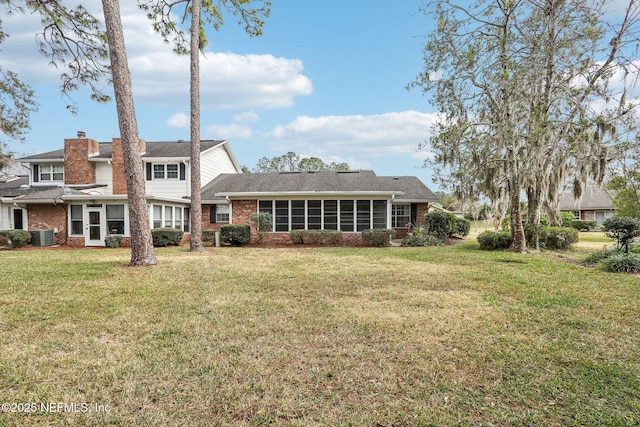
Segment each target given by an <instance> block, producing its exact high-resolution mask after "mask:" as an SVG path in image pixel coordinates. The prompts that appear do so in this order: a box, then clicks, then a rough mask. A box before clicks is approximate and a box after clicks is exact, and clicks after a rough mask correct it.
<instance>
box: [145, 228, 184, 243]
mask: <svg viewBox="0 0 640 427" xmlns="http://www.w3.org/2000/svg"><path fill="white" fill-rule="evenodd" d="M182 236H184V232H183V231H182V230H178V229H177V228H170V227H165V228H154V229H153V230H151V237H153V246H155V247H164V246H178V245H179V244H180V242H181V241H182Z"/></svg>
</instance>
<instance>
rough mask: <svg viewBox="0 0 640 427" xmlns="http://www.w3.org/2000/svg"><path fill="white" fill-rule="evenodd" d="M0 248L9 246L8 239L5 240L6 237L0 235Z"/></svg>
mask: <svg viewBox="0 0 640 427" xmlns="http://www.w3.org/2000/svg"><path fill="white" fill-rule="evenodd" d="M2 246H9V239H7V236H4V235H2V234H0V247H2Z"/></svg>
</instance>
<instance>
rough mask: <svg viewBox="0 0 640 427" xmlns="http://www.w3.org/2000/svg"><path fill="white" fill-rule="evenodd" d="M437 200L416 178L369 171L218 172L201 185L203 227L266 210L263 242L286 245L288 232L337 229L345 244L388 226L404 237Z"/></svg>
mask: <svg viewBox="0 0 640 427" xmlns="http://www.w3.org/2000/svg"><path fill="white" fill-rule="evenodd" d="M436 200H437V197H436V195H435V194H433V193H432V192H431V190H429V189H428V188H427V187H426V186H425V185H424V184H423V183H422V182H421V181H420V180H419V179H418V178H416V177H411V176H398V177H388V176H377V175H376V174H375V173H374V172H373V171H348V172H333V171H318V172H274V173H251V174H241V175H237V174H221V175H219V176H218V177H217V178H215V179H214V180H213V181H211V182H210V183H209V184H207V185H206V186H205V187H204V188H203V189H202V204H203V207H202V211H203V218H202V222H203V228H207V229H217V228H219V227H220V225H221V224H228V223H233V224H246V225H251V221H250V219H249V216H250V214H251V213H253V212H257V211H262V212H268V213H270V214H271V215H272V217H273V220H274V221H273V228H272V230H271V233H270V234H269V236H268V238H267V240H266V241H267V242H272V243H290V239H289V232H290V231H291V230H300V229H307V230H341V231H342V232H343V243H344V244H359V243H360V241H361V232H362V230H366V229H371V228H387V229H390V228H393V229H395V230H396V231H397V233H398V234H397V237H403V236H404V235H406V233H407V231H408V229H409V225H410V224H414V225H416V224H418V225H419V224H421V223H422V218H423V217H424V215H425V214H426V213H427V212H428V210H429V205H430V204H431V203H433V202H435V201H436Z"/></svg>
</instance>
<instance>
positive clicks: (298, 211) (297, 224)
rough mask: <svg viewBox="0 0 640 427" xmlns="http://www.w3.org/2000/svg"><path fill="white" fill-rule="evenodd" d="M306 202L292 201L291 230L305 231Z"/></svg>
mask: <svg viewBox="0 0 640 427" xmlns="http://www.w3.org/2000/svg"><path fill="white" fill-rule="evenodd" d="M304 205H305V202H304V200H292V201H291V229H292V230H304V225H305V208H304Z"/></svg>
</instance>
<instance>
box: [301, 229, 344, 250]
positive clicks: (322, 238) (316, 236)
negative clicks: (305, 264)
mask: <svg viewBox="0 0 640 427" xmlns="http://www.w3.org/2000/svg"><path fill="white" fill-rule="evenodd" d="M289 238H290V239H291V242H292V243H294V244H299V245H303V244H304V245H330V246H331V245H338V244H340V241H341V240H342V231H340V230H292V231H291V233H289Z"/></svg>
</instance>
